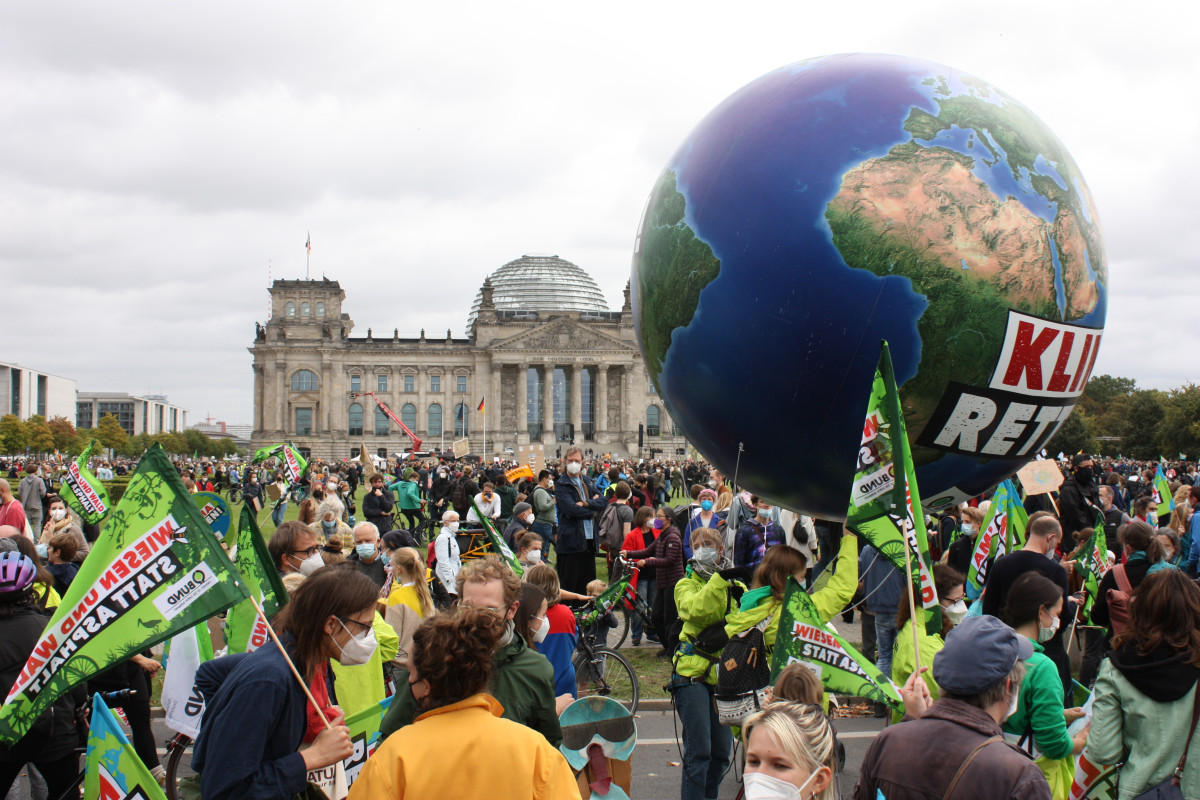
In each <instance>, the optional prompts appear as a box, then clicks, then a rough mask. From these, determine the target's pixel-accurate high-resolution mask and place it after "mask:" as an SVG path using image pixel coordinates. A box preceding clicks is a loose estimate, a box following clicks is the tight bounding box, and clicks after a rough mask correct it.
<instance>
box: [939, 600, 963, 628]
mask: <svg viewBox="0 0 1200 800" xmlns="http://www.w3.org/2000/svg"><path fill="white" fill-rule="evenodd" d="M942 613H943V614H945V615H946V619H948V620H950V621H951V622H952V623H954V624H955V625H957V624H958V623H960V622H962V621H963V620H964V619H966V617H967V604H966V602H965V601H963V600H959V601H958V602H956V603H954V604H953V605H951V606H949V607H948V608H943V609H942Z"/></svg>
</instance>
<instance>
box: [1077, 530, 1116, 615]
mask: <svg viewBox="0 0 1200 800" xmlns="http://www.w3.org/2000/svg"><path fill="white" fill-rule="evenodd" d="M1102 542H1105V538H1104V512H1102V511H1101V512H1099V513H1097V515H1096V523H1095V525H1094V527H1093V529H1092V535H1091V538H1089V539H1088V540H1087V543H1086V544H1085V546H1084V549H1083V552H1081V553H1080V554H1079V557H1078V558H1076V559H1075V568H1076V569H1077V570H1079V573H1080V574H1081V575H1082V576H1083V587H1084V589H1086V590H1087V600H1085V601H1084V604H1083V613H1084V615H1085V616H1087V617H1088V619H1091V613H1092V605H1093V604H1094V603H1095V602H1096V597H1097V596H1098V595H1099V594H1100V579H1101V578H1103V577H1104V573H1106V572H1108V554H1107V553H1106V552H1105V549H1106V546H1105V545H1102V544H1101V543H1102Z"/></svg>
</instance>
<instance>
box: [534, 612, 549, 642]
mask: <svg viewBox="0 0 1200 800" xmlns="http://www.w3.org/2000/svg"><path fill="white" fill-rule="evenodd" d="M541 619H542V621H541V622H540V623H538V629H537V630H536V631H534V632H533V641H534V642H536V643H538V644H541V643H542V642H544V641H546V634H548V633H550V618H549V617H542V618H541Z"/></svg>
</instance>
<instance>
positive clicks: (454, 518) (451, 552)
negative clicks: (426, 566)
mask: <svg viewBox="0 0 1200 800" xmlns="http://www.w3.org/2000/svg"><path fill="white" fill-rule="evenodd" d="M433 552H434V556H435V558H437V570H436V575H437V578H438V580H440V581H441V582H442V586H443V587H444V588H445V590H446V592H447V593H448V594H449V595H450V596H451V597H456V596H457V592H458V590H457V589H455V588H454V587H455V584H456V583H457V581H458V573H459V570H461V569H462V559H461V558H460V551H459V548H458V512H457V511H447V512H446V513H444V514H442V530H441V533H439V534H438V536H437V539H435V540H434V542H433Z"/></svg>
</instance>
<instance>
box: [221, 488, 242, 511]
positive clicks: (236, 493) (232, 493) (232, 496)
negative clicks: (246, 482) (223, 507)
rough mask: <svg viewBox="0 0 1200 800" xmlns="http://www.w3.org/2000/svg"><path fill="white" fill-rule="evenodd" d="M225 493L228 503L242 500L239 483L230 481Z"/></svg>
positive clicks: (231, 503)
mask: <svg viewBox="0 0 1200 800" xmlns="http://www.w3.org/2000/svg"><path fill="white" fill-rule="evenodd" d="M225 495H226V496H227V497H228V498H229V505H231V506H232V505H233V504H234V503H240V502H242V485H241V484H240V483H231V484H229V486H228V487H227V488H226V489H225Z"/></svg>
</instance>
